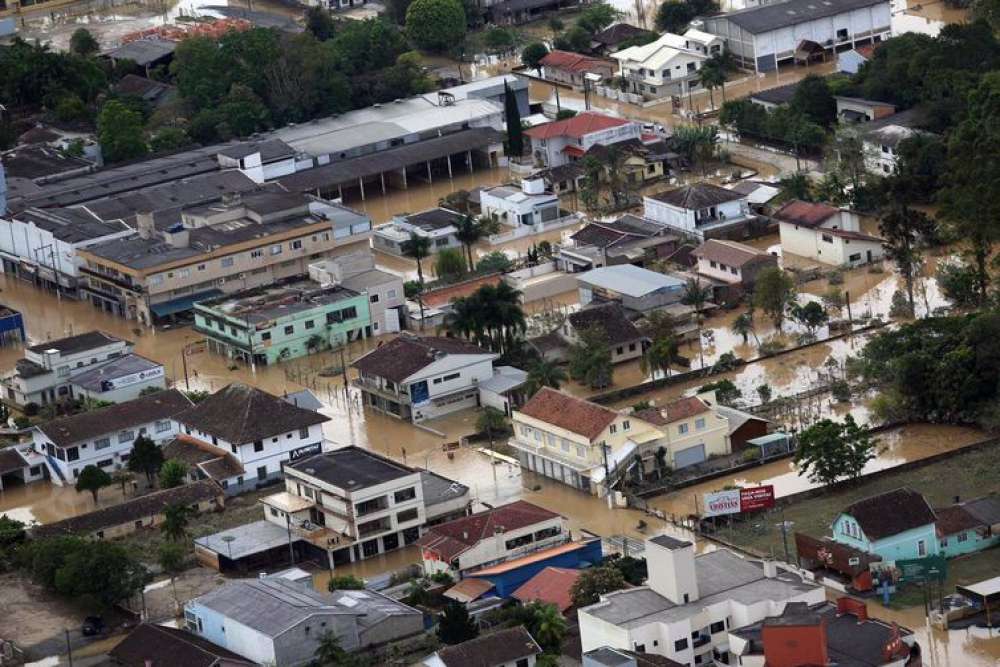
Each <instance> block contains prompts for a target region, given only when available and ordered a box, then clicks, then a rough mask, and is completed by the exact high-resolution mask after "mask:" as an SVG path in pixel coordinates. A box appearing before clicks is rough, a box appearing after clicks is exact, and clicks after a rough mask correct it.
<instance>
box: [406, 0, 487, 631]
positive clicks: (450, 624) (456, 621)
mask: <svg viewBox="0 0 1000 667" xmlns="http://www.w3.org/2000/svg"><path fill="white" fill-rule="evenodd" d="M415 1H418V0H415ZM437 636H438V639H440V640H441V643H442V644H449V645H454V644H461V643H462V642H464V641H468V640H470V639H475V638H476V637H477V636H479V627H478V626H477V625H476V622H475V621H473V620H472V619H471V618H470V617H469V612H468V610H467V609H466V608H465V605H463V604H460V603H458V602H455V601H450V602H449V603H448V606H446V607H445V608H444V613H443V614H441V616H440V618H439V619H438V629H437Z"/></svg>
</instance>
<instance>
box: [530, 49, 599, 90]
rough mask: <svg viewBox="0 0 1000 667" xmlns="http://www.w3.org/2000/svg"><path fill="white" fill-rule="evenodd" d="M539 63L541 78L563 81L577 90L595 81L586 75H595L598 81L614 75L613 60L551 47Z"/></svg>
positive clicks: (556, 81)
mask: <svg viewBox="0 0 1000 667" xmlns="http://www.w3.org/2000/svg"><path fill="white" fill-rule="evenodd" d="M540 64H541V66H542V68H543V75H542V76H543V78H545V79H546V80H548V81H553V82H555V83H563V84H566V85H567V86H571V87H572V88H575V89H577V90H583V89H584V88H587V87H588V86H592V85H594V83H595V82H593V81H591V80H588V79H585V78H584V77H586V75H588V74H591V75H596V76H597V77H599V79H598V83H599V82H600V81H610V80H611V79H612V78H614V76H615V70H616V69H617V68H616V67H615V63H614V61H613V60H605V59H604V58H595V57H593V56H585V55H581V54H579V53H573V52H572V51H560V50H559V49H553V50H552V51H549V52H548V53H547V54H545V57H544V58H542V60H541V61H540Z"/></svg>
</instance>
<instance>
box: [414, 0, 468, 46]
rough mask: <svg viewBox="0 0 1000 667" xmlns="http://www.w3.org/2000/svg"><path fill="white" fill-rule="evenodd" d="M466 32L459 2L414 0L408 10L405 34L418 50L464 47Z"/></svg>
mask: <svg viewBox="0 0 1000 667" xmlns="http://www.w3.org/2000/svg"><path fill="white" fill-rule="evenodd" d="M465 29H466V22H465V8H464V7H463V6H462V3H461V2H459V0H413V2H411V3H410V6H409V8H408V9H407V10H406V35H407V37H409V38H410V41H411V42H413V45H414V46H416V47H417V48H418V49H423V50H425V51H431V52H443V51H447V50H448V49H450V48H452V47H454V46H456V45H458V44H461V42H462V39H463V38H464V37H465Z"/></svg>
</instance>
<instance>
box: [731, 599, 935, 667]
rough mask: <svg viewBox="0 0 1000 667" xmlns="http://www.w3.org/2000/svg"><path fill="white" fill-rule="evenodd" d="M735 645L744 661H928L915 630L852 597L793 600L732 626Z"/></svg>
mask: <svg viewBox="0 0 1000 667" xmlns="http://www.w3.org/2000/svg"><path fill="white" fill-rule="evenodd" d="M729 651H730V653H732V655H733V656H735V657H736V658H737V659H738V660H739V664H740V665H742V666H743V667H800V666H801V665H872V666H873V667H874V666H878V667H919V665H921V664H922V663H921V660H920V646H919V645H917V642H916V638H915V637H914V635H913V632H912V631H910V630H908V629H906V628H903V627H900V626H899V625H897V624H896V623H895V622H893V623H888V622H886V621H883V620H881V619H878V618H874V617H871V616H869V615H868V606H867V605H866V604H865V603H864V602H862V601H860V600H854V599H852V598H848V597H842V598H838V599H837V601H836V602H828V601H824V602H818V603H815V604H809V603H806V602H789V603H788V604H786V605H785V608H784V609H783V610H781V612H780V613H778V614H775V615H774V616H768V617H767V618H764V619H763V620H760V621H757V622H755V623H753V624H750V625H747V626H744V627H742V628H739V629H734V630H730V632H729Z"/></svg>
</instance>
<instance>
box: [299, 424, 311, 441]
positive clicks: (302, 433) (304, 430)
mask: <svg viewBox="0 0 1000 667" xmlns="http://www.w3.org/2000/svg"><path fill="white" fill-rule="evenodd" d="M308 437H309V427H308V426H306V427H305V428H300V429H299V438H300V439H303V440H304V439H305V438H308Z"/></svg>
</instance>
